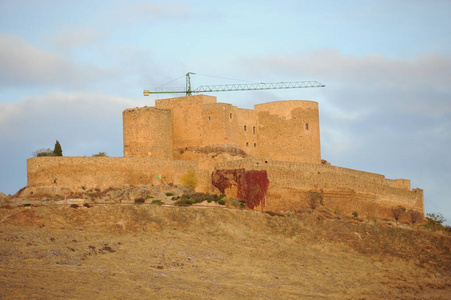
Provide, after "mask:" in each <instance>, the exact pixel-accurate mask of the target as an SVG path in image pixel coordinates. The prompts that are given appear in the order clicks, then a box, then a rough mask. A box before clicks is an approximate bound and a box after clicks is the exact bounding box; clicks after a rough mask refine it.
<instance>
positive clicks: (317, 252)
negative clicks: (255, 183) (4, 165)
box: [0, 194, 451, 299]
mask: <svg viewBox="0 0 451 300" xmlns="http://www.w3.org/2000/svg"><path fill="white" fill-rule="evenodd" d="M165 195H166V194H165ZM74 207H76V206H73V207H71V206H70V205H52V206H34V207H33V206H32V207H30V206H26V207H16V208H1V209H0V239H1V242H0V268H1V270H2V276H0V298H2V299H12V298H13V299H17V298H34V299H49V298H50V299H52V298H72V299H94V298H95V299H98V298H102V299H107V298H108V299H111V298H114V299H118V298H123V299H137V298H146V299H147V298H156V299H165V298H180V299H212V298H214V299H216V298H217V299H237V298H243V299H257V298H258V299H266V298H268V299H287V298H289V299H447V297H449V295H450V294H451V281H450V275H451V254H450V248H451V238H450V236H449V235H447V234H443V233H439V232H428V231H425V230H420V229H418V228H410V227H407V226H406V227H405V228H401V227H397V226H396V225H394V224H392V223H386V222H385V223H383V222H379V221H375V220H373V221H371V222H368V221H367V222H363V220H358V219H348V220H345V219H337V218H335V219H332V218H328V217H327V215H328V214H327V212H321V211H317V212H315V213H313V214H312V213H309V212H303V213H299V214H298V215H293V216H279V215H274V214H268V213H262V212H255V211H249V210H240V209H227V208H224V205H221V206H217V207H212V208H209V207H193V206H189V207H177V206H160V205H152V204H119V203H117V204H93V205H89V207H88V206H79V207H78V208H74ZM448 299H449V298H448Z"/></svg>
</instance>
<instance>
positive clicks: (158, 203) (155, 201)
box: [151, 200, 164, 205]
mask: <svg viewBox="0 0 451 300" xmlns="http://www.w3.org/2000/svg"><path fill="white" fill-rule="evenodd" d="M151 204H157V205H163V204H164V202H163V201H161V200H152V203H151Z"/></svg>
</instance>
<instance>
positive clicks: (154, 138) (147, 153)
mask: <svg viewBox="0 0 451 300" xmlns="http://www.w3.org/2000/svg"><path fill="white" fill-rule="evenodd" d="M122 117H123V126H124V156H125V157H153V158H164V159H171V158H172V119H171V112H170V111H169V110H163V109H158V108H154V107H142V108H132V109H126V110H124V112H123V113H122Z"/></svg>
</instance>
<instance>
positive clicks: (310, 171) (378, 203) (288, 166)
mask: <svg viewBox="0 0 451 300" xmlns="http://www.w3.org/2000/svg"><path fill="white" fill-rule="evenodd" d="M216 169H246V170H266V171H267V173H268V178H269V188H268V194H267V199H266V206H265V208H264V209H266V210H271V211H289V210H297V209H300V208H302V207H305V206H306V201H307V200H306V198H307V193H308V192H309V191H316V192H320V193H322V194H323V199H324V202H325V203H326V205H328V206H329V207H334V208H335V207H336V208H338V209H340V210H341V211H342V212H346V213H348V214H351V213H352V212H354V211H357V212H358V213H359V214H360V215H362V216H373V215H378V216H384V217H387V218H388V217H390V216H391V209H392V208H393V207H395V206H398V205H401V206H403V207H406V208H409V209H414V210H418V211H420V212H424V202H423V191H422V190H421V189H414V190H411V189H410V181H409V180H407V179H397V180H391V179H386V178H385V176H384V175H380V174H375V173H370V172H363V171H358V170H353V169H347V168H341V167H336V166H331V165H326V164H309V163H299V162H283V161H261V160H257V159H252V158H247V159H242V160H237V161H227V162H221V163H218V164H216Z"/></svg>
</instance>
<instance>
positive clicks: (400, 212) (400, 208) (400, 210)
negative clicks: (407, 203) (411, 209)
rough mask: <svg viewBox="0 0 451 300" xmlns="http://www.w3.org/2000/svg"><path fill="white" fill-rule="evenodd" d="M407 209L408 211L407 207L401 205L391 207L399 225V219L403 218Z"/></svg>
mask: <svg viewBox="0 0 451 300" xmlns="http://www.w3.org/2000/svg"><path fill="white" fill-rule="evenodd" d="M405 211H406V208H405V207H403V206H401V205H399V206H396V207H393V208H392V209H391V212H392V216H393V218H394V219H395V221H396V225H398V221H399V219H400V218H401V216H402V215H403V214H404V212H405Z"/></svg>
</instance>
